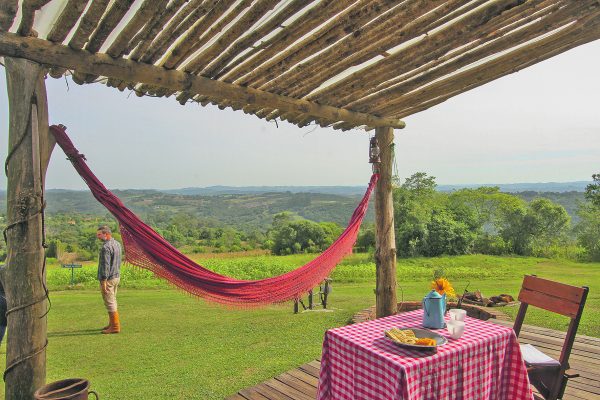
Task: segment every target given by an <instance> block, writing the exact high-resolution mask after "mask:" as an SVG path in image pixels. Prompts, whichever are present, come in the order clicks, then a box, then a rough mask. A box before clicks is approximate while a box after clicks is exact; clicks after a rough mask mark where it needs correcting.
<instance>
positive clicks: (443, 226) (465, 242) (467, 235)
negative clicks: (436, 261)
mask: <svg viewBox="0 0 600 400" xmlns="http://www.w3.org/2000/svg"><path fill="white" fill-rule="evenodd" d="M475 237H476V234H475V232H473V231H472V230H471V229H470V228H469V226H468V225H467V224H465V223H464V222H461V221H457V220H455V219H454V218H453V217H452V215H451V214H450V213H449V212H448V211H446V210H441V211H434V213H433V215H432V217H431V221H429V223H428V224H427V239H426V240H425V241H424V243H423V245H422V247H423V254H424V255H426V256H429V257H435V256H440V255H442V254H447V255H458V254H467V253H469V252H470V250H471V248H472V246H473V242H474V241H475Z"/></svg>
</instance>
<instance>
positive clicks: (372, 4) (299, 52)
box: [239, 0, 412, 87]
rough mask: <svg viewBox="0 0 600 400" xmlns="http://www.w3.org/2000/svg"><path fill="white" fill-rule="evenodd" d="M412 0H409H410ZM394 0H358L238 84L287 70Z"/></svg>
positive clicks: (253, 83) (256, 82)
mask: <svg viewBox="0 0 600 400" xmlns="http://www.w3.org/2000/svg"><path fill="white" fill-rule="evenodd" d="M411 1H412V0H411ZM395 3H396V2H395V1H384V0H359V1H358V2H357V3H356V4H354V5H353V6H352V7H351V8H348V9H347V10H346V11H345V12H343V13H342V14H341V15H339V16H338V17H337V18H335V19H334V20H333V21H331V22H330V23H329V24H326V25H325V26H323V27H322V28H320V29H319V30H318V31H317V32H315V33H313V34H312V35H310V36H309V37H308V38H306V39H304V40H302V41H301V42H300V43H297V44H296V45H294V46H292V47H291V48H289V49H287V50H286V51H284V52H283V53H281V54H279V55H278V56H277V57H275V58H273V59H272V60H270V61H269V62H267V63H265V65H262V66H260V67H259V68H256V69H255V70H254V71H252V72H251V73H250V74H248V75H247V76H245V77H244V78H243V79H242V80H239V83H240V84H243V85H249V86H252V87H259V86H260V84H262V83H264V82H265V81H267V80H270V77H273V76H277V75H279V74H281V73H285V72H287V71H288V70H289V69H290V67H292V66H293V65H295V64H296V63H297V62H298V61H301V60H303V59H304V58H306V57H308V56H310V55H311V54H313V53H314V52H315V51H320V50H322V49H323V48H324V47H327V46H329V45H331V44H332V43H335V42H337V41H338V40H340V39H341V38H343V37H345V36H346V35H348V34H350V33H351V32H354V31H355V30H356V29H357V27H359V26H362V25H363V24H365V23H367V22H369V21H371V19H373V17H374V16H375V15H377V14H378V10H379V7H382V8H384V10H388V9H389V8H391V7H392V6H393V5H395Z"/></svg>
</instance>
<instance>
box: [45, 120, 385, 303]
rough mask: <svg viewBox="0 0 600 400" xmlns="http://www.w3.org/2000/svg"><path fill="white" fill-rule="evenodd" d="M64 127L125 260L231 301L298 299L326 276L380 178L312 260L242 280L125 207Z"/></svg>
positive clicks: (59, 129) (70, 153) (65, 141)
mask: <svg viewBox="0 0 600 400" xmlns="http://www.w3.org/2000/svg"><path fill="white" fill-rule="evenodd" d="M65 129H66V128H65V127H64V126H62V125H52V126H51V127H50V132H52V134H53V135H54V137H55V138H56V142H57V143H58V145H59V146H60V147H61V148H62V149H63V151H64V152H65V154H66V155H67V157H68V159H69V160H70V161H71V163H72V164H73V166H74V168H75V169H76V170H77V172H78V173H79V175H80V176H81V177H82V178H83V180H84V181H85V183H86V184H87V186H88V187H89V188H90V191H91V192H92V195H93V196H94V197H95V198H96V200H98V202H100V204H102V205H103V206H104V207H106V209H107V210H108V211H109V212H110V213H111V214H112V215H113V216H114V217H115V218H116V220H117V221H118V223H119V229H120V232H121V237H122V239H123V246H124V247H125V261H127V262H128V263H130V264H132V265H135V266H137V267H140V268H144V269H147V270H150V271H152V272H153V273H154V274H155V275H157V276H159V277H161V278H163V279H166V280H167V281H169V282H170V283H172V284H174V285H175V286H177V287H179V288H180V289H183V290H185V291H186V292H189V293H191V294H193V295H195V296H198V297H202V298H205V299H206V300H208V301H212V302H217V303H221V304H226V305H231V306H243V307H249V306H259V305H266V304H271V303H280V302H284V301H288V300H292V299H298V298H299V297H301V296H302V295H303V294H305V293H307V292H308V291H309V290H310V289H312V288H314V287H315V286H317V285H318V284H319V283H320V282H322V281H323V280H324V279H325V278H326V277H327V276H328V275H329V274H330V272H331V271H332V270H333V269H334V268H335V266H336V265H337V264H338V263H339V262H340V261H341V260H342V258H344V256H346V255H348V254H350V253H352V247H353V245H354V243H355V242H356V238H357V236H358V230H359V228H360V225H361V223H362V220H363V218H364V216H365V214H366V212H367V208H368V205H369V198H370V196H371V193H372V192H373V189H374V187H375V184H376V183H377V179H378V178H379V175H377V174H373V175H372V176H371V181H370V183H369V186H368V188H367V190H366V192H365V195H364V197H363V198H362V200H361V201H360V203H359V204H358V206H357V208H356V210H355V211H354V213H353V214H352V217H351V218H350V221H349V223H348V226H347V227H346V229H345V230H344V231H343V232H342V234H341V235H340V236H339V237H338V238H337V239H336V241H335V242H334V243H333V244H332V245H331V246H330V247H329V248H327V249H326V250H325V251H324V252H323V253H321V254H320V255H319V256H318V257H316V258H315V259H314V260H312V261H310V262H309V263H307V264H305V265H303V266H301V267H299V268H297V269H295V270H293V271H290V272H287V273H284V274H282V275H278V276H274V277H271V278H266V279H259V280H238V279H234V278H230V277H227V276H224V275H220V274H218V273H216V272H214V271H211V270H209V269H207V268H205V267H203V266H201V265H199V264H197V263H195V262H194V261H192V260H191V259H189V258H188V257H186V256H185V255H183V254H182V253H181V252H179V251H178V250H177V249H176V248H175V247H173V245H171V244H170V243H169V242H167V241H166V240H165V239H163V238H162V237H161V236H160V235H159V234H158V233H156V232H155V231H154V230H153V229H152V228H151V227H150V226H149V225H147V224H146V223H144V222H143V221H142V220H140V219H139V218H138V217H137V216H136V215H135V214H134V213H133V212H132V211H131V210H129V209H128V208H127V207H125V205H124V204H123V203H122V202H121V200H120V199H119V198H117V196H115V195H114V194H113V193H112V192H111V191H109V190H108V189H107V188H106V187H105V186H104V185H103V184H102V183H101V182H100V181H99V180H98V178H97V177H96V176H95V175H94V174H93V173H92V171H91V170H90V168H89V167H88V165H87V163H86V159H85V156H84V155H83V154H80V153H79V151H78V150H77V149H76V148H75V146H74V145H73V142H72V141H71V139H70V138H69V137H68V136H67V133H66V131H65Z"/></svg>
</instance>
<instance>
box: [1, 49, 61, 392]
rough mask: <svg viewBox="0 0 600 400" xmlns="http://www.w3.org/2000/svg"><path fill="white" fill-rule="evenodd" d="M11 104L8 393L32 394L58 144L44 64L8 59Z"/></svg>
mask: <svg viewBox="0 0 600 400" xmlns="http://www.w3.org/2000/svg"><path fill="white" fill-rule="evenodd" d="M5 67H6V80H7V91H8V104H9V119H10V120H9V135H8V149H9V150H8V154H9V155H8V157H7V162H8V171H7V175H8V190H7V208H8V210H7V226H8V230H7V232H6V233H7V249H8V255H7V259H6V269H5V271H4V274H3V277H2V279H3V282H4V289H5V291H6V299H7V303H8V312H7V316H8V335H7V351H6V368H7V369H6V372H5V382H6V387H5V395H6V399H7V400H17V399H19V400H21V399H32V398H33V393H34V392H35V390H36V389H38V388H39V387H40V386H42V385H43V384H44V383H45V380H46V351H45V347H46V344H47V335H46V317H45V316H44V315H45V313H46V310H47V300H46V295H45V282H46V277H45V271H44V270H43V267H44V248H43V246H42V244H43V232H42V229H43V227H42V212H43V194H44V175H45V172H46V168H47V166H48V162H49V160H50V154H51V152H52V148H53V146H54V140H53V138H50V137H49V136H48V134H49V132H48V108H47V103H46V87H45V84H44V71H43V69H42V67H41V65H39V64H36V63H33V62H31V61H27V60H23V59H13V58H8V57H6V58H5Z"/></svg>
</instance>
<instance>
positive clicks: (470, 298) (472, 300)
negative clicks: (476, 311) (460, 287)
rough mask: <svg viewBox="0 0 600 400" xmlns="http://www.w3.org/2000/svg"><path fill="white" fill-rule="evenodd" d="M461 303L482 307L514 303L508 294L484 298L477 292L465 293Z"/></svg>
mask: <svg viewBox="0 0 600 400" xmlns="http://www.w3.org/2000/svg"><path fill="white" fill-rule="evenodd" d="M462 302H463V303H465V304H476V305H478V306H484V307H502V306H507V305H512V304H515V303H516V302H515V299H514V297H512V296H511V295H510V294H500V295H498V296H492V297H484V296H483V295H482V294H481V291H479V290H476V291H474V292H466V293H465V294H464V295H463V298H462Z"/></svg>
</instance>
